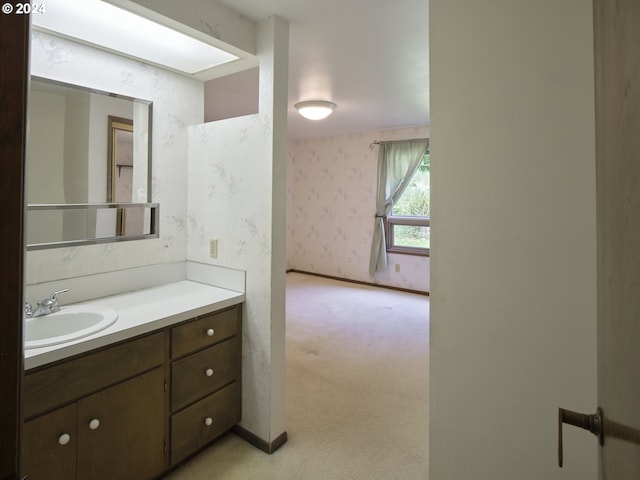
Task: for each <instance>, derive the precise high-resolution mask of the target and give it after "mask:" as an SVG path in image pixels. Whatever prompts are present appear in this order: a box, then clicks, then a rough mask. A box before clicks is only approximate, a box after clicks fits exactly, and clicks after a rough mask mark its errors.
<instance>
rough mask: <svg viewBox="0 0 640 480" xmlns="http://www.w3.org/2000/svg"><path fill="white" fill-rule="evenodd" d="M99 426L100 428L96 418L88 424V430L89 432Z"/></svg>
mask: <svg viewBox="0 0 640 480" xmlns="http://www.w3.org/2000/svg"><path fill="white" fill-rule="evenodd" d="M99 426H100V420H98V419H97V418H94V419H93V420H91V421H90V422H89V428H90V429H91V430H96V429H97V428H98V427H99Z"/></svg>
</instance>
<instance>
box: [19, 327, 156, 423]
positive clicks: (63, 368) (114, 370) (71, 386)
mask: <svg viewBox="0 0 640 480" xmlns="http://www.w3.org/2000/svg"><path fill="white" fill-rule="evenodd" d="M163 363H164V333H162V332H159V333H154V334H152V335H148V336H145V337H141V338H138V339H136V340H131V341H128V342H125V343H122V344H120V345H116V346H113V347H110V348H107V349H105V350H99V351H97V352H95V353H87V354H85V355H82V356H80V357H78V358H75V359H72V360H68V361H64V362H63V363H60V364H58V365H54V366H52V367H47V368H44V369H42V370H38V371H36V372H33V373H29V372H27V374H26V375H25V378H24V382H23V388H24V390H23V404H22V405H23V407H22V408H23V413H24V416H25V417H26V418H29V417H32V416H34V415H37V414H39V413H42V412H44V411H46V410H51V409H53V408H55V407H57V406H59V405H63V404H65V403H68V402H71V401H74V400H76V399H78V398H80V397H82V396H85V395H88V394H90V393H93V392H95V391H97V390H101V389H103V388H105V387H106V386H109V385H113V384H115V383H117V382H119V381H121V380H124V379H127V378H130V377H133V376H135V375H137V374H139V373H142V372H145V371H147V370H150V369H151V368H153V367H156V366H158V365H162V364H163Z"/></svg>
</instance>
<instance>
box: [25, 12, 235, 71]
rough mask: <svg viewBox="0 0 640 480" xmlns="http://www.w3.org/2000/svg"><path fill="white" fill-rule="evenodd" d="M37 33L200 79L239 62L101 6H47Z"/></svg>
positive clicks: (35, 21)
mask: <svg viewBox="0 0 640 480" xmlns="http://www.w3.org/2000/svg"><path fill="white" fill-rule="evenodd" d="M46 5H47V9H46V12H45V13H40V14H38V15H32V20H33V27H34V28H35V29H37V30H42V31H45V32H49V33H53V34H54V35H61V36H63V37H67V38H71V39H74V40H79V41H81V42H83V43H87V44H90V45H94V46H97V47H99V48H103V49H105V50H109V51H112V52H115V53H118V54H124V55H126V56H128V57H132V58H135V59H138V60H142V61H144V62H146V63H152V64H155V65H159V66H162V67H166V68H169V69H171V70H177V71H179V72H182V73H187V74H190V75H194V74H196V73H198V72H201V71H203V70H208V69H209V68H212V67H214V66H216V65H220V64H222V63H226V62H229V61H231V60H235V59H237V58H238V57H237V56H235V55H232V54H230V53H228V52H225V51H224V50H221V49H219V48H217V47H215V46H213V45H211V44H209V43H207V42H205V41H203V40H199V39H197V38H194V37H192V36H190V35H187V34H185V33H182V32H179V31H177V30H174V29H173V28H169V27H167V26H165V25H162V24H160V23H157V22H155V21H152V20H149V19H148V18H145V17H142V16H140V15H138V14H136V13H133V12H130V11H128V10H124V9H122V8H120V7H117V6H115V5H112V4H110V3H106V2H103V1H100V0H82V2H80V1H69V0H50V1H49V0H47V2H46Z"/></svg>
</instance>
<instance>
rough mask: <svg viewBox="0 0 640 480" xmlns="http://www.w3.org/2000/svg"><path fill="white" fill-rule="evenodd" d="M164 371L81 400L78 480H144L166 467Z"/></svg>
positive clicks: (136, 378)
mask: <svg viewBox="0 0 640 480" xmlns="http://www.w3.org/2000/svg"><path fill="white" fill-rule="evenodd" d="M164 413H165V410H164V369H163V368H156V369H155V370H152V371H150V372H148V373H145V374H143V375H140V376H138V377H135V378H133V379H131V380H128V381H126V382H123V383H121V384H118V385H115V386H114V387H111V388H108V389H106V390H104V391H102V392H99V393H96V394H94V395H91V396H90V397H87V398H85V399H83V400H80V401H78V462H77V464H78V469H77V478H78V480H101V479H105V480H114V479H118V480H127V479H131V480H141V479H148V478H153V477H155V476H157V475H159V474H160V472H162V470H163V469H164V462H165V461H164V458H165V453H164V444H165V441H164Z"/></svg>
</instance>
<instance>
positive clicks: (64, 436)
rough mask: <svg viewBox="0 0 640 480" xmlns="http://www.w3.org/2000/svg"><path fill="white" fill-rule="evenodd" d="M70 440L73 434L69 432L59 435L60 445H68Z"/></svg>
mask: <svg viewBox="0 0 640 480" xmlns="http://www.w3.org/2000/svg"><path fill="white" fill-rule="evenodd" d="M70 441H71V435H69V434H68V433H63V434H62V435H60V436H59V437H58V443H59V444H60V445H66V444H67V443H69V442H70Z"/></svg>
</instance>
